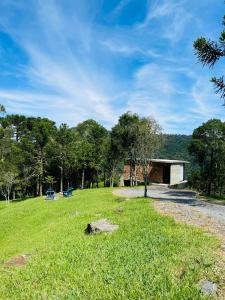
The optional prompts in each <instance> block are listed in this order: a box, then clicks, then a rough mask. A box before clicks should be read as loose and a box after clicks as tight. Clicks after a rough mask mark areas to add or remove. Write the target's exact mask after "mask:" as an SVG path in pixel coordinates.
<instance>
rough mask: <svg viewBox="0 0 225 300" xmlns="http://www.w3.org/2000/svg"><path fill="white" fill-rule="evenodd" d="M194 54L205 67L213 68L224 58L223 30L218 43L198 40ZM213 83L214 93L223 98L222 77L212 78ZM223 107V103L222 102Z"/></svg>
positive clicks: (224, 19)
mask: <svg viewBox="0 0 225 300" xmlns="http://www.w3.org/2000/svg"><path fill="white" fill-rule="evenodd" d="M222 24H223V26H225V16H224V17H223V22H222ZM194 48H195V54H196V55H197V57H198V60H199V61H200V62H201V63H202V64H203V65H204V66H205V65H209V67H213V66H214V65H215V63H216V62H217V61H218V60H219V59H220V58H222V57H224V56H225V30H223V31H222V32H221V35H220V38H219V41H218V42H214V41H211V40H206V39H205V38H204V37H200V38H198V39H197V40H196V41H195V42H194ZM211 81H212V82H213V84H214V86H215V89H216V93H220V94H221V97H222V98H223V99H224V98H225V83H224V79H223V76H222V77H220V78H216V77H213V78H212V79H211ZM224 105H225V102H224Z"/></svg>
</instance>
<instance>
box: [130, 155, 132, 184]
mask: <svg viewBox="0 0 225 300" xmlns="http://www.w3.org/2000/svg"><path fill="white" fill-rule="evenodd" d="M132 185H133V180H132V163H131V161H130V186H132Z"/></svg>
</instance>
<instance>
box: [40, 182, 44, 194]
mask: <svg viewBox="0 0 225 300" xmlns="http://www.w3.org/2000/svg"><path fill="white" fill-rule="evenodd" d="M40 196H41V197H42V196H43V185H42V180H41V179H40Z"/></svg>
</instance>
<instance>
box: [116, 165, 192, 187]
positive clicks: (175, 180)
mask: <svg viewBox="0 0 225 300" xmlns="http://www.w3.org/2000/svg"><path fill="white" fill-rule="evenodd" d="M188 163H189V162H188V161H184V160H171V159H149V165H148V168H147V173H148V182H149V183H150V182H151V183H160V184H167V185H177V184H181V183H185V182H187V180H186V177H185V166H186V164H188ZM143 182H144V173H143V168H142V167H141V166H140V165H135V166H134V165H133V166H132V165H131V164H130V163H129V162H127V163H126V164H125V165H124V172H123V175H122V177H121V181H120V185H122V186H130V185H138V184H142V183H143Z"/></svg>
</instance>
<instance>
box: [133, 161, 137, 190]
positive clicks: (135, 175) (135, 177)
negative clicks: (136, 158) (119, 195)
mask: <svg viewBox="0 0 225 300" xmlns="http://www.w3.org/2000/svg"><path fill="white" fill-rule="evenodd" d="M134 184H135V186H137V165H136V164H135V165H134Z"/></svg>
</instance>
